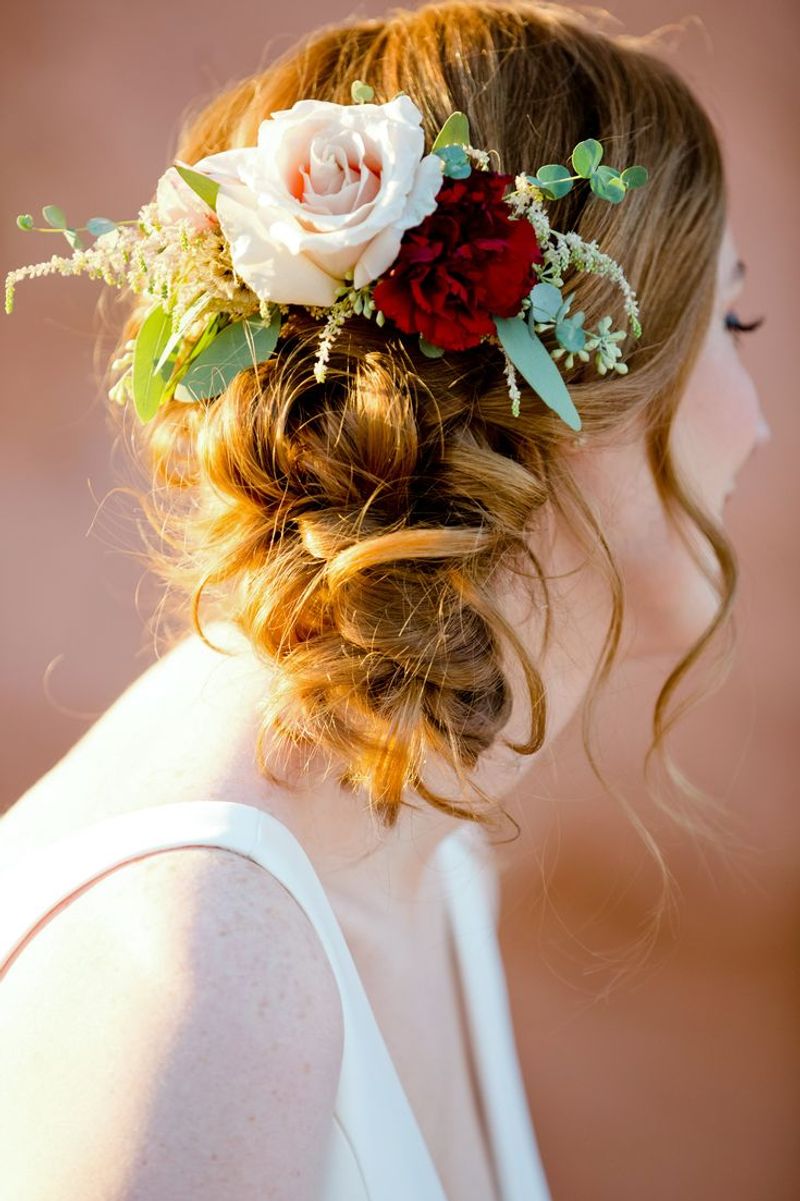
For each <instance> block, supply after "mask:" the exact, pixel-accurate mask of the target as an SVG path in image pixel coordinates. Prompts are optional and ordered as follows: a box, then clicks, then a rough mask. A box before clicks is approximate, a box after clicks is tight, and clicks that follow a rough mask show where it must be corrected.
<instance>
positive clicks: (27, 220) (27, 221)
mask: <svg viewBox="0 0 800 1201" xmlns="http://www.w3.org/2000/svg"><path fill="white" fill-rule="evenodd" d="M17 225H18V226H19V228H20V229H33V217H32V216H31V214H30V213H20V215H19V216H18V217H17Z"/></svg>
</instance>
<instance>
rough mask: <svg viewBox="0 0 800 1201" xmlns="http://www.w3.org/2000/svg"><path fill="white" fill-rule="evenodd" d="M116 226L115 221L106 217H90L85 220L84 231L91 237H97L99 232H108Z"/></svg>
mask: <svg viewBox="0 0 800 1201" xmlns="http://www.w3.org/2000/svg"><path fill="white" fill-rule="evenodd" d="M116 228H117V223H116V221H111V220H109V218H108V217H90V218H89V220H88V221H87V222H86V231H87V233H90V234H91V235H92V237H93V238H99V237H100V235H101V234H110V233H111V231H112V229H116Z"/></svg>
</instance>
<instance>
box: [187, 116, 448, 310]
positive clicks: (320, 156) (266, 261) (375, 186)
mask: <svg viewBox="0 0 800 1201" xmlns="http://www.w3.org/2000/svg"><path fill="white" fill-rule="evenodd" d="M421 123H422V114H421V113H420V111H419V109H418V108H417V107H416V105H415V104H414V103H413V102H412V101H411V100H410V99H409V97H408V96H406V95H405V94H404V93H400V94H399V95H398V96H395V98H394V99H393V100H390V101H389V102H388V103H387V104H350V105H342V104H333V103H331V102H329V101H324V100H298V101H297V103H296V104H294V105H293V106H292V108H289V109H280V110H278V111H276V112H274V113H273V114H272V116H271V117H270V118H269V119H268V120H266V121H262V123H261V125H260V127H259V131H258V144H257V145H256V146H246V147H243V148H241V149H233V150H224V151H221V152H220V153H219V154H212V155H208V156H207V157H205V158H203V159H201V160H200V161H199V162H197V163H195V164H194V169H195V170H196V171H200V172H202V173H203V174H205V175H208V176H209V177H210V178H212V179H215V180H217V181H218V182H219V184H220V189H219V193H218V195H217V201H216V210H217V215H218V217H219V221H220V226H221V228H222V232H223V234H224V235H225V237H226V239H227V241H228V243H229V245H230V250H231V258H232V260H233V265H234V267H235V269H236V271H237V272H238V274H239V275H240V276H241V278H242V279H243V280H244V281H245V283H247V284H248V286H249V287H250V288H252V290H253V291H254V292H255V293H256V294H257V295H258V296H259V297H261V298H263V299H268V300H272V301H275V302H276V303H279V304H304V305H320V306H324V307H328V306H330V305H332V304H333V303H334V302H335V300H336V292H337V289H338V288H339V287H340V285H341V284H342V283H343V281H344V278H345V275H346V273H348V272H350V271H352V273H353V279H352V282H353V286H354V287H356V288H363V287H364V286H365V285H366V284H368V283H370V282H371V281H372V280H374V279H376V278H377V277H378V276H379V275H380V274H381V273H382V272H384V271H386V270H387V268H388V267H389V266H391V264H392V263H393V262H394V260H395V258H396V257H397V254H398V251H399V249H400V242H401V239H402V236H403V233H404V232H405V231H406V230H407V229H410V228H413V227H414V226H416V225H419V223H420V222H421V221H422V220H423V219H424V218H425V217H426V216H427V215H428V214H429V213H431V212H433V210H434V209H435V208H436V199H435V198H436V194H437V192H438V191H439V188H440V187H441V184H442V180H443V174H442V173H443V167H444V164H443V162H442V160H441V158H440V157H439V156H438V155H436V154H427V155H426V154H424V148H425V138H424V134H423V131H422V127H421Z"/></svg>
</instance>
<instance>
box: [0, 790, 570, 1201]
mask: <svg viewBox="0 0 800 1201" xmlns="http://www.w3.org/2000/svg"><path fill="white" fill-rule="evenodd" d="M182 846H214V847H224V848H226V849H228V850H231V851H234V852H236V853H238V854H240V855H244V856H245V857H246V858H248V859H252V860H253V861H254V862H255V863H258V864H260V865H261V866H262V867H264V868H266V870H267V871H268V872H271V873H272V875H273V876H275V877H276V878H277V879H278V880H279V881H280V882H281V884H283V885H284V887H285V888H286V889H288V891H289V892H290V893H291V894H292V896H293V897H294V898H295V900H296V901H297V902H298V903H299V904H300V905H301V907H302V908H303V909H304V911H305V913H306V914H307V915H308V917H309V919H310V920H311V922H312V924H313V925H314V927H315V928H316V931H317V934H318V935H319V938H320V941H321V943H322V946H323V947H324V949H325V951H326V953H327V955H328V958H329V960H330V963H331V966H332V968H333V971H334V974H335V976H336V979H337V982H338V985H339V991H340V994H341V1003H342V1012H343V1018H344V1045H343V1059H342V1067H341V1075H340V1079H339V1086H338V1092H337V1095H336V1107H335V1112H334V1119H333V1123H332V1127H331V1134H330V1143H329V1149H328V1161H327V1168H326V1172H325V1185H324V1188H323V1190H322V1193H321V1195H320V1198H319V1201H458V1198H457V1197H451V1198H447V1197H446V1195H445V1191H444V1188H443V1186H442V1183H441V1179H440V1177H439V1174H438V1172H437V1170H436V1168H435V1166H434V1162H433V1159H432V1157H431V1155H430V1152H429V1150H428V1147H427V1146H426V1144H425V1141H424V1139H423V1136H422V1132H421V1130H420V1128H419V1126H418V1124H417V1122H416V1119H415V1117H414V1114H413V1111H412V1109H411V1106H410V1103H409V1101H408V1098H407V1096H406V1094H405V1091H404V1089H403V1087H402V1084H401V1082H400V1078H399V1076H398V1074H397V1071H396V1069H395V1067H394V1064H393V1063H392V1060H391V1058H390V1056H389V1052H388V1049H387V1047H386V1043H385V1042H384V1039H383V1036H382V1035H381V1032H380V1029H379V1027H378V1024H377V1021H376V1019H375V1016H374V1014H373V1011H372V1008H371V1006H370V1003H369V1001H368V999H367V994H366V992H365V990H364V986H363V984H362V981H361V978H360V976H359V975H358V972H357V970H356V966H355V962H354V960H353V958H352V955H351V954H350V950H349V948H348V946H347V943H346V941H345V938H344V934H343V932H342V929H341V926H340V925H339V923H338V920H337V918H336V917H335V915H334V912H333V909H332V907H331V904H330V902H329V900H328V897H327V895H326V893H325V891H324V889H323V887H322V882H321V880H320V878H319V876H318V875H317V873H316V871H315V870H314V868H313V866H312V864H311V860H310V859H309V858H308V856H307V855H306V852H305V851H304V850H303V847H302V846H301V844H300V843H299V841H298V840H297V839H296V838H295V836H294V834H293V833H292V832H291V831H290V830H289V828H288V827H287V826H285V825H284V824H283V822H281V821H279V820H278V819H277V818H275V817H273V816H272V815H271V814H268V813H265V812H263V811H262V810H260V809H257V808H255V806H253V805H243V804H238V803H235V802H228V801H175V802H172V803H169V804H165V805H158V806H155V807H152V808H148V809H139V810H135V811H134V812H130V813H122V814H114V815H112V816H110V817H107V818H104V819H103V820H101V821H99V822H96V823H94V824H93V825H91V826H89V827H88V828H85V829H81V830H78V831H74V832H72V833H70V834H68V835H66V836H63V837H61V838H59V839H57V840H55V841H54V842H52V843H49V844H47V845H45V846H42V847H38V848H36V849H35V850H34V851H32V852H28V854H27V855H25V856H24V857H23V858H22V859H21V860H17V861H16V862H15V863H14V864H13V865H11V864H8V863H7V864H5V866H0V971H2V969H3V967H4V966H5V964H6V962H7V960H8V959H9V957H10V956H12V955H13V953H14V951H15V950H16V949H17V947H19V945H20V944H21V943H22V942H24V940H25V939H26V937H27V936H28V934H29V933H30V932H31V931H32V930H33V929H35V927H36V926H37V925H38V924H39V922H40V921H41V920H42V919H43V918H44V917H45V916H46V915H47V914H48V913H49V912H50V911H51V910H52V909H54V908H55V907H56V906H57V905H59V904H60V903H61V902H62V901H63V900H65V899H66V898H68V897H69V896H71V895H72V894H73V893H74V892H76V891H77V890H78V889H80V888H82V887H83V886H84V885H85V884H87V883H88V882H89V881H91V880H93V879H95V878H96V877H98V876H100V875H102V874H103V873H105V872H107V871H109V870H110V869H111V868H113V867H115V866H117V865H119V864H121V863H125V862H127V861H129V860H132V859H136V858H138V857H139V856H142V855H146V854H148V853H150V852H153V851H160V850H166V849H169V848H173V847H182ZM436 855H437V859H438V864H437V870H441V872H442V873H443V874H442V876H441V879H442V881H443V886H444V890H445V894H446V896H447V910H448V915H449V918H450V921H451V924H452V932H453V936H454V945H455V947H456V951H457V961H458V965H459V970H460V972H461V981H462V988H463V992H464V997H465V1001H466V1007H467V1012H468V1020H469V1031H470V1035H471V1039H472V1048H473V1055H474V1058H475V1063H476V1071H477V1074H478V1078H479V1085H480V1090H481V1101H482V1105H483V1110H484V1113H485V1115H486V1121H487V1125H488V1130H489V1137H490V1144H491V1153H492V1159H493V1163H494V1169H495V1175H496V1177H497V1180H498V1184H499V1189H500V1196H501V1198H502V1201H550V1194H549V1190H548V1187H547V1184H546V1180H545V1176H544V1171H543V1168H542V1164H541V1160H540V1158H539V1152H538V1148H537V1145H536V1139H535V1135H534V1132H533V1129H532V1126H531V1120H530V1114H529V1110H528V1105H527V1101H526V1097H525V1092H524V1087H523V1083H522V1077H521V1073H520V1067H519V1061H518V1058H517V1051H516V1046H515V1042H514V1036H513V1030H512V1025H511V1015H510V1010H509V1004H508V994H507V991H506V982H505V976H504V972H503V967H502V961H501V958H500V951H499V946H498V942H497V935H496V923H497V917H498V900H499V895H498V881H497V875H496V870H495V868H494V866H493V864H492V860H491V856H490V848H489V844H488V841H487V840H486V837H485V835H484V833H483V831H482V829H480V828H479V827H477V826H475V825H473V824H466V823H464V825H462V826H459V827H458V828H457V829H456V830H455V831H453V833H452V834H450V835H448V836H447V837H446V838H445V839H444V841H443V842H441V843H440V844H439V846H438V848H437V851H436ZM21 953H22V954H24V951H23V952H21Z"/></svg>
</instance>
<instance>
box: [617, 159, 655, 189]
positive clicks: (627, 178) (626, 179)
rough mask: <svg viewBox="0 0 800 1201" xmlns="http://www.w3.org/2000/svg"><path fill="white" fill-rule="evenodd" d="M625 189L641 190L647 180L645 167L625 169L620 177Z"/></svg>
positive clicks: (637, 166)
mask: <svg viewBox="0 0 800 1201" xmlns="http://www.w3.org/2000/svg"><path fill="white" fill-rule="evenodd" d="M620 178H621V179H622V182H623V183H624V184H625V187H626V188H643V187H644V185H645V184H646V183H647V180H648V178H649V176H648V171H647V167H641V166H639V165H638V163H637V165H636V166H634V167H626V168H625V170H624V171H623V172H622V175H621V176H620Z"/></svg>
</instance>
